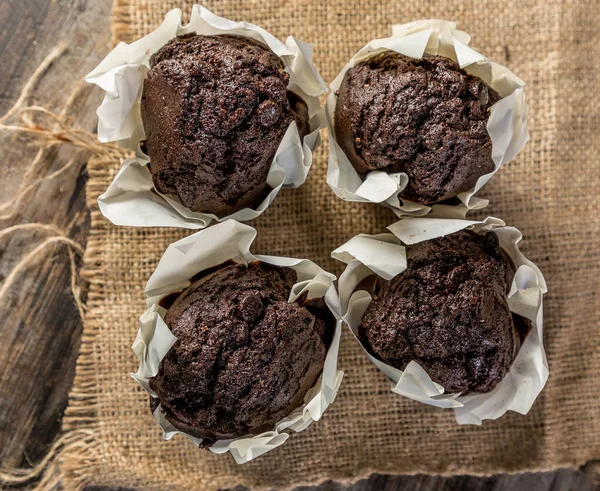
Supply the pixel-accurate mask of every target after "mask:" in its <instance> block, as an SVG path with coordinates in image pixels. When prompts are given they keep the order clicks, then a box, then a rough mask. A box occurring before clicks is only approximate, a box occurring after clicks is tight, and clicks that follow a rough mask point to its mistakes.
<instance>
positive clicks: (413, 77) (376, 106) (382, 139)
mask: <svg viewBox="0 0 600 491" xmlns="http://www.w3.org/2000/svg"><path fill="white" fill-rule="evenodd" d="M499 99H500V96H499V95H498V93H497V92H496V91H494V90H493V89H491V88H490V87H489V86H488V85H487V84H486V83H485V82H484V81H483V80H481V79H480V78H478V77H475V76H473V75H469V74H467V73H466V72H465V71H464V70H462V69H461V68H460V67H459V66H458V64H457V63H455V62H454V61H453V60H451V59H450V58H445V57H442V56H433V55H427V54H425V55H424V56H423V58H420V59H419V58H410V57H408V56H404V55H401V54H399V53H396V52H394V51H385V52H383V53H380V54H377V55H375V56H373V57H371V58H368V59H367V60H364V61H362V62H360V63H358V64H357V65H356V66H354V67H353V68H350V69H349V70H348V71H347V72H346V74H345V76H344V79H343V81H342V85H341V86H340V88H339V91H338V100H337V106H336V110H335V133H336V140H337V142H338V143H339V145H340V146H341V148H342V149H343V150H344V153H345V154H346V155H347V157H348V159H349V160H350V162H351V163H352V165H353V166H354V168H355V169H356V170H357V172H358V173H359V174H361V175H362V176H363V177H364V176H365V175H366V174H368V173H369V172H371V171H375V170H377V171H383V172H389V173H392V172H404V173H406V174H407V175H408V178H409V181H408V186H407V187H406V188H405V189H404V190H403V191H402V192H401V193H400V197H402V198H405V199H408V200H411V201H415V202H417V203H421V204H432V203H437V202H439V201H443V200H446V199H449V198H452V197H454V196H457V195H458V194H460V193H462V192H464V191H467V190H469V189H470V188H472V187H473V186H474V185H475V184H476V182H477V179H478V178H479V177H480V176H482V175H484V174H487V173H489V172H492V171H493V170H494V162H493V160H492V142H491V139H490V136H489V134H488V132H487V129H486V124H487V120H488V117H489V110H490V107H491V106H492V105H493V104H494V103H496V102H497V101H498V100H499Z"/></svg>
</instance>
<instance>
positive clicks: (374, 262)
mask: <svg viewBox="0 0 600 491" xmlns="http://www.w3.org/2000/svg"><path fill="white" fill-rule="evenodd" d="M462 229H470V230H473V231H475V232H477V233H485V232H487V231H490V230H493V231H494V232H496V234H498V237H499V239H500V246H501V247H502V249H503V250H504V251H505V252H506V253H507V254H508V255H509V256H510V258H511V259H512V261H513V262H514V264H515V267H516V268H517V269H516V273H515V277H514V280H513V283H512V285H511V288H510V292H509V294H508V304H509V307H510V310H511V312H514V313H516V314H519V315H521V316H523V317H526V318H527V319H529V320H530V321H531V322H532V329H531V331H530V332H529V333H528V335H527V337H526V338H525V340H524V341H523V344H522V345H521V348H520V350H519V352H518V354H517V356H516V358H515V360H514V362H513V364H512V366H511V369H510V372H509V373H508V374H507V375H506V376H505V377H504V379H502V380H501V381H500V383H498V385H497V386H496V387H495V388H494V390H493V391H491V392H488V393H486V394H469V395H462V396H461V395H459V394H445V393H444V389H443V387H442V386H441V385H439V384H437V383H435V382H433V381H432V380H431V378H430V377H429V375H428V374H427V373H426V372H425V370H424V369H423V368H422V367H421V366H420V365H419V364H418V363H417V362H415V361H412V362H410V363H409V364H408V366H407V367H406V369H405V370H398V369H397V368H394V367H392V366H390V365H388V364H386V363H384V362H382V361H380V360H378V359H377V358H375V357H374V356H372V355H371V354H370V353H369V352H368V351H367V350H366V349H365V354H366V355H367V357H368V358H369V359H370V360H371V361H372V362H373V363H374V364H375V366H377V368H379V369H380V370H381V371H382V372H383V373H385V374H386V375H387V376H388V377H389V379H390V382H391V390H392V392H395V393H397V394H401V395H403V396H405V397H409V398H410V399H414V400H416V401H420V402H423V403H425V404H430V405H432V406H437V407H441V408H453V409H454V411H455V415H456V421H457V422H458V423H459V424H477V425H478V424H481V422H482V421H483V420H484V419H497V418H499V417H500V416H502V415H503V414H504V413H505V412H506V411H509V410H510V411H516V412H518V413H521V414H527V412H528V411H529V409H530V408H531V406H532V404H533V402H534V401H535V399H536V397H537V395H538V394H539V393H540V391H541V390H542V388H543V387H544V385H545V384H546V380H547V379H548V364H547V362H546V354H545V352H544V346H543V309H542V296H543V294H544V293H546V291H547V288H546V282H545V281H544V277H543V276H542V273H541V272H540V270H539V269H538V267H537V266H536V265H535V264H533V263H532V262H531V261H529V260H528V259H527V258H525V256H523V254H521V252H520V251H519V248H518V243H519V241H520V240H521V238H522V235H521V232H519V231H518V230H517V229H516V228H513V227H505V226H504V222H502V220H498V219H496V218H487V219H486V220H484V221H483V222H477V221H471V220H457V219H441V218H405V219H403V220H400V221H398V222H396V223H394V224H393V225H390V226H389V227H388V230H390V231H391V232H392V233H385V234H380V235H358V236H356V237H354V238H352V239H350V240H349V241H348V242H346V243H345V244H344V245H343V246H341V247H339V248H338V249H336V250H335V251H333V253H332V256H333V257H334V258H335V259H338V260H340V261H343V262H344V263H347V264H348V266H347V267H346V270H345V271H344V273H343V274H342V275H341V277H340V279H339V281H338V288H339V292H340V305H339V306H338V307H337V308H335V310H337V315H338V316H339V318H340V319H342V320H343V321H344V322H345V323H346V324H347V325H348V326H349V327H350V330H351V331H352V333H353V334H354V337H355V338H356V339H357V340H358V327H359V326H360V324H361V319H362V316H363V314H364V313H365V311H366V309H367V307H368V306H369V304H370V303H371V296H370V295H369V293H367V292H366V291H365V290H356V287H357V285H358V284H359V283H360V282H361V281H362V280H363V279H364V278H366V277H367V276H369V275H371V274H373V273H375V274H377V275H379V276H381V277H382V278H384V279H386V280H390V279H392V278H394V277H395V276H396V275H398V274H400V273H402V272H403V271H405V270H406V267H407V264H406V254H405V248H404V245H403V244H406V245H410V244H416V243H418V242H422V241H424V240H429V239H433V238H436V237H442V236H444V235H449V234H452V233H454V232H458V231H459V230H462ZM359 342H360V341H359ZM363 349H364V346H363Z"/></svg>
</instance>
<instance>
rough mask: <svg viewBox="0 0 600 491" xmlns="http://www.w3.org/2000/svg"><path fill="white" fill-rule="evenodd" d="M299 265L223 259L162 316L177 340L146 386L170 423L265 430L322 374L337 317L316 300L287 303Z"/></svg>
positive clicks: (232, 433)
mask: <svg viewBox="0 0 600 491" xmlns="http://www.w3.org/2000/svg"><path fill="white" fill-rule="evenodd" d="M295 282H296V272H295V271H294V270H293V269H290V268H279V267H275V266H272V265H268V264H265V263H261V262H255V263H251V264H250V265H249V266H244V265H241V264H229V265H225V266H223V267H221V268H218V269H217V270H216V271H214V272H211V273H210V274H208V275H206V276H204V277H202V278H200V279H198V280H197V281H195V282H194V283H193V284H192V285H191V286H190V287H189V288H187V289H186V290H185V291H183V293H181V295H180V296H179V297H178V298H177V299H176V300H175V302H174V303H173V304H172V306H170V307H169V308H168V310H167V313H166V315H165V322H166V324H167V326H168V327H169V329H170V330H171V331H172V332H173V334H174V335H175V336H176V337H177V341H176V342H175V344H174V345H173V347H172V348H171V349H170V351H169V352H168V353H167V355H166V356H165V357H164V358H163V360H162V361H161V363H160V366H159V370H158V374H157V375H156V377H154V378H152V379H150V387H151V388H152V390H154V392H155V393H156V395H157V396H158V399H154V401H153V403H154V405H153V409H154V408H155V407H156V405H157V403H158V402H160V404H161V408H162V410H163V412H164V415H165V417H166V418H167V420H169V421H170V422H171V423H172V424H173V425H174V426H175V427H177V428H178V429H180V430H181V431H184V432H186V433H189V434H191V435H193V436H196V437H198V438H202V439H203V443H202V446H209V445H211V444H212V443H214V442H215V441H216V440H220V439H227V438H234V437H239V436H244V435H247V434H257V433H261V432H263V431H270V430H272V429H273V428H274V427H275V424H276V423H277V422H278V421H279V420H281V419H282V418H283V417H285V416H287V415H289V414H290V413H291V412H292V411H293V410H294V409H295V408H296V407H298V406H299V405H301V404H302V403H303V400H304V396H305V394H306V392H307V391H308V390H309V389H310V388H311V387H312V386H313V385H314V384H315V382H316V380H317V378H318V377H319V375H320V374H321V371H322V369H323V364H324V361H325V353H326V350H327V348H328V346H329V343H330V342H331V337H332V333H333V329H334V327H335V319H334V318H333V316H332V315H331V313H330V312H329V310H328V309H327V307H326V306H325V304H324V302H323V300H322V299H313V300H306V296H303V297H301V298H298V299H297V300H296V301H295V302H293V303H288V297H289V295H290V290H291V288H292V286H293V285H294V283H295Z"/></svg>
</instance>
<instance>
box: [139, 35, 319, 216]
mask: <svg viewBox="0 0 600 491" xmlns="http://www.w3.org/2000/svg"><path fill="white" fill-rule="evenodd" d="M150 66H151V68H150V71H149V72H148V75H147V78H146V80H145V82H144V88H143V93H142V103H141V113H142V121H143V124H144V130H145V133H146V141H145V144H144V146H145V151H146V152H147V154H148V155H149V157H150V171H151V173H152V178H153V181H154V186H155V187H156V189H157V190H158V191H159V192H161V193H164V194H172V195H176V196H177V197H179V199H180V201H181V203H182V204H183V205H184V206H186V207H187V208H189V209H190V210H193V211H199V212H206V213H214V214H215V215H217V216H219V217H223V216H226V215H229V214H231V213H234V212H235V211H238V210H240V209H242V208H245V207H255V206H257V205H258V204H260V202H261V201H262V199H264V197H265V195H266V194H267V193H268V191H269V190H268V188H267V183H266V179H267V174H268V172H269V168H270V167H271V163H272V160H273V157H274V156H275V152H276V151H277V148H278V146H279V143H280V142H281V139H282V138H283V135H284V134H285V132H286V130H287V128H288V126H289V125H290V123H291V122H292V121H296V124H297V125H298V130H299V131H300V134H301V135H303V134H306V133H307V132H308V107H307V106H306V104H305V102H304V101H303V100H301V99H300V97H298V96H297V95H295V94H293V93H291V92H288V90H287V86H288V82H289V75H288V74H287V73H286V72H285V66H284V64H283V61H282V60H281V59H280V58H279V57H278V56H277V55H276V54H275V53H273V52H272V51H271V50H270V49H269V48H268V47H267V46H265V45H263V44H261V43H259V42H257V41H254V40H252V39H248V38H244V37H240V36H231V35H219V36H202V35H196V34H188V35H184V36H180V37H176V38H174V39H172V40H171V41H169V42H168V43H167V44H166V45H165V46H163V47H162V48H161V49H159V50H158V51H157V52H156V53H155V54H154V55H153V56H152V58H151V59H150Z"/></svg>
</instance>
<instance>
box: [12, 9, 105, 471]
mask: <svg viewBox="0 0 600 491" xmlns="http://www.w3.org/2000/svg"><path fill="white" fill-rule="evenodd" d="M109 12H110V2H104V1H102V2H97V1H82V0H25V1H23V0H2V2H0V24H1V26H0V66H2V67H3V69H2V74H3V75H2V76H0V114H4V113H5V112H6V110H7V109H8V108H9V107H10V106H11V105H12V103H13V102H14V101H15V100H16V98H17V96H18V94H19V93H20V91H21V87H22V86H23V85H24V83H25V82H26V81H27V80H28V78H29V77H30V76H31V74H32V73H33V72H34V70H35V69H36V68H37V66H38V65H39V63H40V62H41V61H42V60H43V59H44V58H45V57H46V56H47V55H48V53H49V52H50V50H51V49H52V48H53V47H54V46H56V45H57V44H59V43H60V42H61V41H67V44H68V48H67V52H66V53H65V55H64V56H63V57H61V58H60V59H59V60H58V61H57V62H56V63H55V65H53V66H52V67H51V68H50V70H49V71H48V72H47V74H46V76H45V77H44V78H43V80H42V81H41V83H40V84H39V87H38V88H37V90H36V92H35V98H34V100H33V101H32V102H34V103H38V102H39V103H41V104H43V105H44V106H45V107H47V108H49V109H53V110H58V109H59V108H60V107H61V105H62V104H63V103H64V101H65V99H66V98H67V96H68V95H69V93H70V90H71V87H72V86H73V85H74V83H75V82H76V81H77V78H78V77H80V76H81V75H82V74H84V73H85V72H86V70H88V69H91V68H93V66H94V65H95V64H96V63H97V62H98V61H99V60H100V59H101V58H102V56H103V54H104V53H105V52H106V50H107V48H108V42H109V32H108V18H109ZM88 92H89V91H88ZM89 93H91V92H89ZM99 98H100V94H98V93H94V94H93V95H92V96H91V97H88V96H86V94H84V96H83V97H82V98H81V99H80V100H79V101H78V102H77V104H76V105H75V106H74V108H73V113H74V114H76V115H77V117H76V121H77V124H80V125H82V126H83V127H84V128H87V129H90V130H91V129H93V127H94V126H95V115H94V112H95V111H94V106H95V105H96V104H97V102H98V100H99ZM0 145H1V147H2V152H1V155H2V166H1V167H0V203H4V202H6V201H8V200H10V199H11V197H12V196H14V194H15V192H16V190H17V189H18V186H19V183H20V182H21V179H22V175H23V173H24V172H25V170H26V169H27V168H28V166H29V165H30V163H31V160H32V159H33V157H34V155H35V153H36V151H35V149H34V148H31V147H28V146H27V140H26V139H24V138H23V137H16V136H5V135H4V136H2V138H1V140H0ZM68 158H69V152H68V151H64V150H62V151H60V152H58V151H52V152H49V154H48V156H47V157H46V158H45V159H44V160H43V162H42V164H43V165H41V168H40V177H41V176H42V175H45V174H46V173H49V172H52V171H54V170H57V169H59V168H60V167H61V166H62V165H64V164H65V163H66V161H67V159H68ZM84 166H85V161H84V159H80V160H79V162H78V165H76V166H75V167H74V168H72V169H70V170H69V171H67V172H66V173H65V174H64V175H62V176H59V177H58V178H56V179H55V180H53V181H49V182H47V183H44V184H42V185H41V186H39V188H38V189H37V190H36V191H35V192H34V193H33V194H32V195H31V196H30V197H28V198H27V199H26V200H24V202H23V203H22V205H21V207H20V209H19V212H18V213H17V214H16V215H15V216H14V217H13V218H12V219H10V220H3V221H2V222H0V227H2V228H5V227H8V226H11V225H15V224H21V223H34V222H41V223H47V224H54V225H56V226H58V227H59V228H61V229H63V230H64V231H65V232H66V233H67V234H68V236H69V237H71V238H72V239H74V240H75V241H77V242H79V243H81V244H84V243H85V240H86V237H87V234H88V230H89V213H88V211H87V209H86V206H85V174H84V172H83V171H84ZM0 214H4V213H0ZM46 237H49V234H48V233H33V232H31V231H22V232H17V233H14V234H12V235H11V236H10V237H9V238H8V239H2V242H0V257H1V259H2V260H1V264H0V279H4V277H6V276H7V275H8V274H9V272H10V271H11V270H12V268H13V267H14V266H15V265H16V264H17V263H18V261H19V260H20V259H21V258H22V257H23V255H24V254H26V253H27V252H29V251H31V250H32V249H33V248H34V247H35V246H36V245H38V244H39V243H40V242H41V240H43V239H44V238H46ZM52 247H53V246H51V247H50V248H49V249H48V250H47V251H46V252H47V255H46V259H45V260H43V261H42V262H41V263H40V264H39V265H37V266H34V267H31V268H29V269H28V270H27V271H26V272H25V273H24V274H23V276H22V277H21V278H20V279H19V281H17V283H16V284H15V285H14V288H13V289H11V292H10V295H9V296H8V298H5V299H3V300H2V302H1V303H0V318H1V319H2V320H3V322H2V323H0V339H2V340H3V342H2V343H1V345H0V464H2V465H10V466H25V467H26V466H28V462H35V461H37V460H39V458H40V457H41V456H43V455H44V453H45V452H46V451H47V449H48V446H49V445H50V444H51V443H52V442H53V440H54V439H55V438H56V436H57V434H58V432H59V430H60V418H61V416H62V413H63V411H64V408H65V406H66V403H67V397H68V392H69V389H70V386H71V384H72V381H73V376H74V368H75V359H76V356H77V347H78V345H79V338H80V334H81V321H80V319H79V314H78V312H77V309H76V308H75V306H74V302H73V298H72V295H71V292H70V268H69V261H68V255H67V254H66V251H65V250H64V248H61V247H57V248H54V249H53V248H52Z"/></svg>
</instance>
